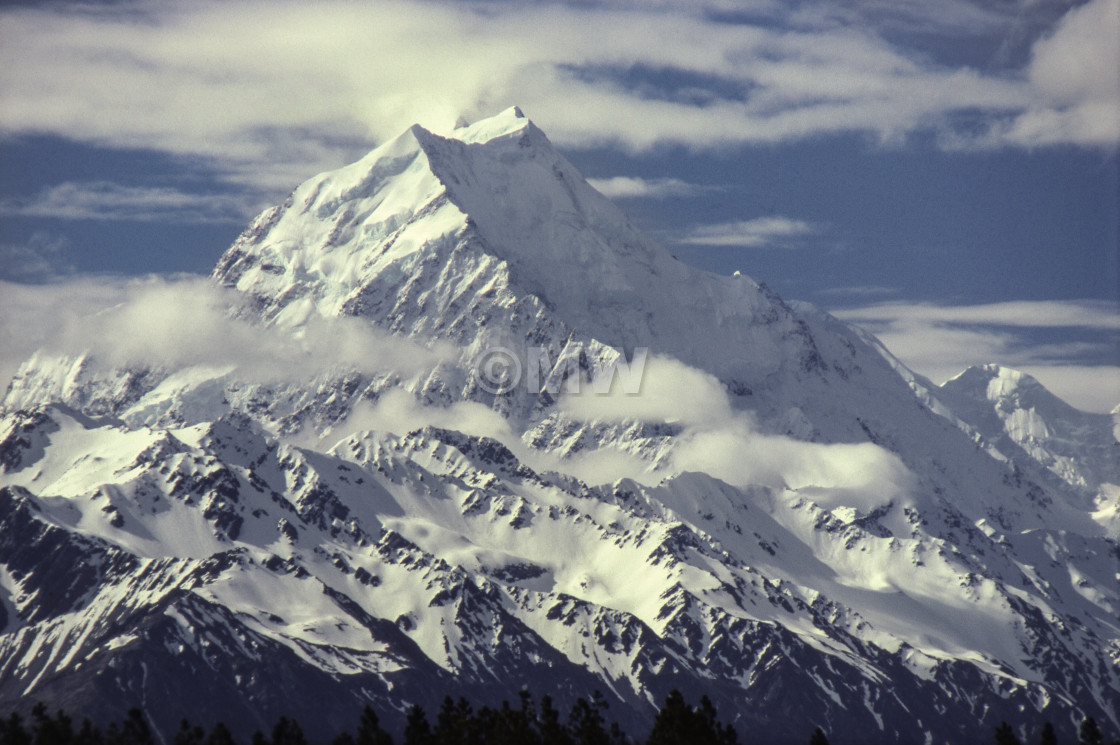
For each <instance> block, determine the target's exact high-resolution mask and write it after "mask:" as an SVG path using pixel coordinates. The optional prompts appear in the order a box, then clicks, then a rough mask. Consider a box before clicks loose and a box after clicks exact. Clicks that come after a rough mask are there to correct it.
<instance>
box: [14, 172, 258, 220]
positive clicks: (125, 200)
mask: <svg viewBox="0 0 1120 745" xmlns="http://www.w3.org/2000/svg"><path fill="white" fill-rule="evenodd" d="M0 215H19V216H22V217H50V218H58V219H62V220H134V221H141V222H149V221H159V222H165V223H228V222H234V223H241V222H244V221H245V220H246V219H247V218H248V217H250V214H249V212H248V210H247V207H246V204H245V203H244V201H243V200H242V199H241V198H239V197H231V196H224V195H215V194H191V193H187V192H183V191H180V190H178V189H174V188H170V187H149V186H126V185H122V184H117V183H112V182H108V181H89V182H72V181H68V182H65V183H62V184H58V185H56V186H52V187H49V188H47V189H45V190H43V191H42V192H40V193H39V194H36V195H35V196H33V197H30V198H22V199H7V200H3V201H0Z"/></svg>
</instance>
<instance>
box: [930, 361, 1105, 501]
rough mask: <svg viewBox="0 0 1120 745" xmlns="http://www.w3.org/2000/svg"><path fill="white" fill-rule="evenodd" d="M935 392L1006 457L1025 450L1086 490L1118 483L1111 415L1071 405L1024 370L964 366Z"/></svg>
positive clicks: (1029, 455) (1059, 474) (991, 366)
mask: <svg viewBox="0 0 1120 745" xmlns="http://www.w3.org/2000/svg"><path fill="white" fill-rule="evenodd" d="M937 395H938V398H940V399H941V400H942V401H943V402H944V403H945V404H946V405H947V406H948V407H949V408H950V409H951V410H952V411H953V413H954V414H955V415H956V416H958V417H959V418H960V419H961V420H963V421H964V422H966V423H967V424H968V425H969V426H971V427H972V428H974V429H975V430H976V431H977V432H978V433H979V434H980V435H981V436H983V437H984V438H985V439H986V440H987V441H988V442H989V443H990V444H992V445H994V446H995V447H996V448H997V449H998V450H1000V452H1002V453H1003V454H1004V455H1005V456H1007V457H1009V458H1011V459H1012V460H1016V461H1020V460H1021V458H1022V456H1023V455H1026V456H1028V457H1029V458H1031V459H1032V460H1034V461H1037V462H1039V463H1041V464H1042V465H1044V466H1045V467H1046V468H1047V469H1049V470H1050V471H1051V472H1052V473H1054V474H1055V475H1057V476H1059V477H1060V478H1061V479H1062V480H1063V481H1066V482H1067V483H1069V484H1071V485H1072V486H1074V487H1077V488H1078V489H1079V490H1081V491H1087V492H1089V493H1096V492H1098V490H1101V489H1102V488H1103V489H1104V490H1105V491H1106V492H1109V493H1111V492H1112V491H1114V490H1115V489H1114V488H1113V489H1110V488H1108V485H1116V484H1120V452H1118V451H1120V445H1118V444H1117V441H1118V437H1117V434H1118V433H1117V429H1118V427H1120V421H1118V417H1116V416H1115V415H1108V414H1092V413H1089V412H1085V411H1080V410H1078V409H1075V408H1073V407H1072V406H1070V405H1069V404H1067V403H1066V402H1065V401H1062V400H1061V399H1060V398H1058V397H1057V396H1055V395H1054V394H1053V393H1051V392H1050V391H1049V390H1047V389H1046V387H1045V386H1044V385H1042V383H1040V382H1039V381H1038V380H1036V379H1035V378H1033V377H1031V376H1030V375H1028V374H1026V373H1024V372H1020V371H1018V370H1012V369H1010V368H1007V367H1002V366H1000V365H994V364H989V365H980V366H974V367H970V368H968V369H967V370H965V371H964V372H962V373H961V374H960V375H958V376H956V377H955V378H953V379H952V380H949V381H947V382H945V383H944V384H943V385H942V386H941V388H940V390H939V391H938V393H937Z"/></svg>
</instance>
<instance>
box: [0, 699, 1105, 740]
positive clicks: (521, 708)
mask: <svg viewBox="0 0 1120 745" xmlns="http://www.w3.org/2000/svg"><path fill="white" fill-rule="evenodd" d="M606 709H607V702H606V700H605V699H604V698H603V696H602V695H601V694H600V693H599V692H598V691H596V692H595V694H594V695H593V696H592V697H591V698H590V699H584V698H580V699H578V700H577V701H576V703H575V704H574V705H573V706H572V708H571V711H570V712H569V713H568V716H567V719H566V721H561V716H560V712H559V711H558V710H557V709H556V708H555V707H554V706H553V703H552V699H551V697H549V696H542V697H541V699H540V702H539V703H538V702H535V701H534V700H533V697H532V696H531V695H530V694H529V693H528V692H527V691H522V692H521V694H520V701H519V702H518V705H517V706H511V705H510V704H509V702H508V701H503V702H502V705H501V706H500V707H498V708H491V707H489V706H483V707H482V708H480V709H477V710H476V709H474V708H473V707H472V706H471V704H470V703H469V702H468V701H467V700H466V699H464V698H459V700H457V701H455V700H453V699H451V698H450V697H447V698H445V699H444V701H443V705H442V706H441V707H440V710H439V712H438V713H437V714H436V717H435V720H434V721H429V719H428V715H427V713H426V712H425V711H424V710H423V708H421V707H420V706H418V705H414V706H412V708H411V709H409V711H408V715H407V717H406V719H405V726H404V730H403V732H401V733H398V734H399V739H398V738H394V737H393V735H391V734H390V733H389V732H388V731H386V730H385V729H384V728H383V727H382V726H381V721H380V719H379V718H378V716H377V713H376V712H375V711H374V710H373V708H371V707H369V706H366V707H365V709H364V710H363V711H362V714H361V716H360V717H359V719H358V722H357V728H356V729H355V730H354V731H353V732H349V731H348V732H343V733H341V734H339V735H337V736H336V737H335V738H334V739H333V740H332V741H331V745H396V744H397V743H400V745H634V744H635V743H644V745H738V743H739V738H738V735H737V734H736V732H735V730H734V728H733V727H732V726H731V725H730V724H726V723H722V722H720V721H719V719H718V715H717V714H716V710H715V707H714V706H713V705H712V702H711V701H710V700H709V699H708V697H707V696H704V697H702V698H701V699H700V703H699V705H697V706H690V705H689V704H688V703H686V702H685V699H684V696H682V695H681V693H680V692H679V691H676V690H674V691H672V692H671V693H670V694H669V695H668V696H667V697H666V699H665V703H664V704H663V705H662V706H661V708H660V710H659V711H658V713H657V716H656V718H655V719H654V722H653V726H652V728H651V729H650V731H649V734H648V735H647V736H646V737H645V738H644V739H638V740H635V739H633V738H631V737H630V736H628V735H626V734H625V733H624V732H623V731H622V730H621V729H620V728H619V726H618V724H617V723H614V722H610V723H608V721H607V718H606V713H605V712H606ZM752 741H755V740H752ZM310 742H321V738H315V737H314V736H312V738H311V740H310ZM989 742H994V743H995V745H1035V743H1037V745H1059V740H1058V737H1057V734H1056V732H1055V730H1054V727H1053V726H1052V725H1051V724H1050V723H1049V722H1046V723H1044V724H1043V726H1042V728H1041V729H1040V730H1039V733H1038V738H1037V740H1033V741H1028V742H1027V743H1024V742H1023V741H1021V740H1020V739H1019V737H1018V736H1017V735H1016V734H1015V731H1014V729H1013V728H1012V727H1011V726H1010V725H1009V724H1007V722H1001V723H1000V724H999V726H998V727H996V728H995V732H994V733H993V735H992V739H991V740H989ZM808 743H809V745H828V736H827V734H826V733H825V732H824V731H823V730H822V729H821V728H820V727H817V728H815V729H814V730H813V732H812V733H811V734H809V736H808ZM0 745H160V740H159V739H157V737H156V736H155V734H154V733H153V732H152V730H151V727H150V726H149V724H148V719H147V717H146V716H145V714H144V712H143V711H142V710H141V709H139V708H133V709H131V710H130V711H129V712H128V716H127V717H126V718H125V719H124V720H123V721H121V722H112V723H110V724H108V725H106V726H105V727H103V728H102V727H99V726H98V725H95V724H93V723H92V722H90V720H89V719H85V720H83V721H82V723H81V724H80V725H77V726H76V725H75V723H74V721H73V719H72V718H71V717H70V716H69V715H67V714H66V713H65V712H63V711H61V710H59V711H56V712H55V713H54V714H53V715H52V714H51V713H49V712H48V710H47V707H46V706H45V705H44V704H42V703H40V704H37V705H36V706H35V707H34V709H32V712H31V716H30V717H28V719H27V720H26V721H25V720H24V718H23V717H22V716H20V715H19V714H18V713H14V712H13V713H11V714H9V715H8V716H7V717H4V718H0ZM168 745H170V744H168ZM173 745H242V744H241V743H238V741H237V740H236V739H235V738H234V736H233V734H232V733H231V732H230V730H229V728H228V727H227V726H226V725H225V724H224V723H222V722H218V723H217V724H215V725H214V726H213V727H212V728H211V729H210V730H209V731H207V730H205V729H204V728H203V727H201V726H199V725H197V724H192V723H191V722H189V721H187V720H186V719H184V720H183V721H182V723H181V724H180V727H179V731H178V732H177V733H176V734H175V737H174V741H173ZM249 745H309V740H308V736H307V735H306V734H305V733H304V731H303V728H302V727H301V726H300V725H299V722H297V721H296V720H295V719H291V718H288V717H283V716H282V717H280V718H279V719H278V720H277V721H276V724H275V725H274V726H273V728H272V732H271V733H270V734H265V733H264V732H262V731H259V730H258V731H257V732H255V733H254V734H253V736H252V738H251V739H250V743H249ZM1070 745H1072V743H1070ZM1077 745H1105V738H1104V735H1103V734H1102V732H1101V730H1100V727H1099V726H1098V725H1097V723H1096V721H1095V720H1094V719H1093V718H1092V717H1086V718H1085V719H1084V720H1083V721H1082V722H1081V726H1080V728H1079V731H1078V739H1077ZM1109 745H1120V738H1117V739H1114V740H1111V741H1110V743H1109Z"/></svg>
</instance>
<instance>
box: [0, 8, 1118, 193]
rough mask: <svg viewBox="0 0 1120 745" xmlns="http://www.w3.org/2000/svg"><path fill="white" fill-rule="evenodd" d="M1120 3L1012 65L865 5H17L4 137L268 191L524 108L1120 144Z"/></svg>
mask: <svg viewBox="0 0 1120 745" xmlns="http://www.w3.org/2000/svg"><path fill="white" fill-rule="evenodd" d="M1118 3H1120V0H1089V2H1088V3H1086V4H1084V5H1081V6H1078V7H1077V8H1075V9H1073V10H1070V11H1069V12H1068V14H1067V16H1066V17H1065V19H1064V20H1063V21H1062V22H1061V23H1059V24H1056V25H1054V26H1053V28H1052V29H1051V33H1050V34H1049V35H1047V36H1046V37H1045V38H1043V39H1041V40H1028V43H1033V47H1031V49H1032V53H1031V55H1030V59H1029V61H1028V62H1025V63H1023V64H1022V65H1020V67H1018V68H1011V69H1001V70H998V71H996V72H985V71H982V70H980V69H977V68H975V67H971V66H968V65H966V64H962V63H960V62H954V61H952V60H943V61H936V60H935V58H934V57H933V56H931V55H930V54H928V53H927V50H925V49H923V48H918V47H909V46H907V45H906V39H907V38H910V37H913V36H914V35H915V32H914V31H913V29H914V28H920V27H922V26H921V24H919V23H917V21H915V20H914V18H913V17H914V16H915V12H913V10H914V9H913V8H911V9H910V12H899V11H898V10H891V9H890V8H889V7H888V4H884V3H871V2H863V3H855V4H845V7H844V9H843V12H839V11H838V10H836V4H829V3H823V2H816V3H814V2H806V3H798V4H784V3H769V2H759V3H755V4H752V5H749V6H743V5H742V4H736V3H725V2H696V3H684V2H660V3H634V2H614V3H598V4H588V3H579V2H572V3H565V2H544V3H491V2H469V1H464V2H454V3H452V2H438V1H436V0H412V1H410V2H403V1H402V0H380V1H379V2H376V3H372V4H356V3H351V2H344V1H343V0H326V1H325V2H321V3H315V4H314V5H313V6H311V5H308V4H306V3H296V2H293V1H292V0H281V1H280V2H269V3H267V4H266V3H264V2H263V0H246V1H245V2H234V3H203V4H191V5H189V6H187V5H175V4H166V3H156V2H154V0H137V1H136V2H132V3H128V4H124V5H118V4H114V5H112V6H111V7H110V6H106V7H103V8H99V7H98V6H82V12H80V13H79V12H75V11H74V6H72V5H70V4H66V3H60V4H46V5H42V6H18V7H10V8H6V9H4V10H3V11H0V38H3V39H4V45H3V51H2V52H0V54H2V55H3V58H2V62H3V64H2V65H0V97H2V98H3V101H4V106H2V107H0V132H2V133H6V134H18V133H28V132H39V133H42V132H47V133H54V134H58V135H62V136H65V137H70V138H74V139H78V140H82V141H86V142H94V143H98V144H106V145H114V146H127V147H148V148H156V149H159V150H163V151H169V152H173V153H180V154H190V155H194V156H198V155H204V156H207V157H210V158H213V159H214V160H215V161H216V162H220V163H222V164H223V167H224V168H226V169H227V171H228V172H229V174H230V177H231V178H239V179H242V180H248V181H252V182H253V183H255V184H258V185H259V184H261V183H263V182H264V181H267V182H268V183H269V184H270V185H275V184H279V183H283V184H290V183H292V182H295V181H297V180H298V178H296V177H294V176H295V174H296V173H302V174H303V175H307V174H308V173H310V172H314V171H316V170H322V169H323V168H325V167H327V166H331V165H337V164H338V163H339V162H346V160H348V159H352V156H353V155H354V151H355V148H359V147H361V146H362V145H363V144H367V145H368V144H372V143H373V142H375V141H379V140H383V139H384V138H386V137H390V136H392V135H394V134H396V133H397V132H399V131H401V130H403V129H404V128H405V127H407V126H409V125H410V124H412V123H414V122H420V123H423V124H425V126H429V127H431V128H434V129H437V130H439V129H445V130H450V129H451V128H452V127H453V125H454V123H455V122H456V120H457V119H458V118H459V116H461V115H462V116H466V117H467V118H475V117H477V116H481V115H485V114H491V113H493V112H494V111H497V110H500V109H503V108H505V107H506V106H508V105H510V104H513V103H518V104H520V105H522V106H523V107H524V108H525V110H526V111H527V112H529V114H530V115H531V116H532V117H533V118H534V119H536V120H537V121H538V123H539V124H541V125H542V126H543V127H544V128H545V129H546V130H547V131H548V132H549V133H550V135H551V136H552V137H553V138H554V139H555V140H557V142H558V143H559V144H561V145H564V146H569V147H584V146H596V145H604V144H615V145H622V146H624V147H627V148H630V149H632V150H642V149H648V148H652V147H657V146H661V145H683V146H686V147H690V148H719V147H725V146H728V145H742V144H764V143H777V142H788V141H792V140H799V139H804V138H810V137H817V136H821V135H830V134H840V133H862V134H866V135H870V136H871V137H873V138H875V139H878V140H880V141H883V142H901V141H904V140H905V138H906V137H908V136H909V135H911V134H913V133H915V132H938V133H941V134H942V135H943V140H944V141H945V142H946V143H947V144H948V145H950V146H953V147H962V146H984V147H1002V146H1016V147H1020V146H1024V147H1037V146H1041V145H1049V144H1076V145H1085V146H1103V147H1115V145H1116V143H1117V140H1118V138H1120V124H1118V122H1117V118H1116V111H1117V105H1118V104H1117V96H1118V95H1120V94H1117V93H1116V92H1115V91H1116V90H1117V86H1116V85H1115V84H1114V82H1115V76H1116V72H1115V71H1116V69H1117V66H1116V64H1115V63H1116V59H1117V58H1116V50H1115V49H1114V47H1115V43H1114V42H1115V26H1114V24H1113V25H1109V24H1108V23H1107V21H1108V19H1109V18H1115V16H1116V11H1117V8H1118V7H1120V6H1118ZM909 5H913V4H909ZM938 7H939V11H938V12H939V13H941V6H940V5H939V6H938ZM945 8H946V10H945V12H944V13H941V15H943V16H945V18H946V19H947V20H941V21H939V20H938V13H932V12H920V13H917V14H916V15H917V17H918V18H919V20H922V23H924V24H925V26H924V27H925V28H926V29H932V31H927V35H929V34H932V35H936V34H939V33H940V34H950V35H953V34H956V35H960V34H962V33H967V31H966V30H962V29H969V28H984V29H987V30H988V32H989V33H999V32H1000V29H1002V28H1003V27H1004V26H1005V25H1006V24H1008V23H1009V21H1008V17H1009V15H1013V14H1010V13H1001V12H996V11H995V10H992V9H990V8H985V7H984V6H981V5H978V4H973V3H969V2H964V1H963V0H956V1H955V2H952V3H947V4H946V5H945ZM1020 10H1021V9H1020ZM1001 24H1002V25H1001ZM246 28H252V29H253V33H251V34H247V33H245V32H244V29H246ZM896 29H902V30H903V31H906V30H907V29H910V30H909V31H906V33H909V34H910V37H907V36H906V33H900V34H893V35H892V32H893V30H896ZM620 30H624V31H625V32H624V33H620ZM888 37H890V38H891V39H893V40H888ZM1085 60H1088V61H1089V63H1088V64H1080V62H1082V61H1085ZM1110 65H1111V67H1110ZM962 122H963V123H962Z"/></svg>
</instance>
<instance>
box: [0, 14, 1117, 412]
mask: <svg viewBox="0 0 1120 745" xmlns="http://www.w3.org/2000/svg"><path fill="white" fill-rule="evenodd" d="M1118 37H1120V0H1088V2H1066V1H1064V0H985V1H983V2H972V1H970V0H939V1H938V2H916V1H914V0H894V1H893V2H886V1H885V0H831V1H830V2H814V1H811V0H806V1H804V2H789V1H783V2H773V1H771V0H743V1H734V2H733V1H731V0H702V1H688V2H685V1H684V0H644V1H639V0H634V1H633V2H625V1H622V0H619V1H616V2H607V1H604V2H590V1H588V2H570V3H565V2H547V1H542V2H535V3H514V2H501V1H499V0H492V1H490V2H420V1H419V0H414V1H412V2H364V3H361V2H343V1H341V0H326V1H325V2H318V3H310V4H309V3H295V2H286V1H281V2H269V3H264V2H261V1H259V0H258V1H255V2H222V3H219V2H192V3H180V4H168V3H156V2H148V1H145V0H141V1H140V2H115V3H98V4H83V3H69V2H66V3H62V2H59V3H50V2H48V3H8V4H5V5H4V6H3V7H2V8H0V279H2V280H5V281H7V282H8V283H18V284H20V285H21V288H20V289H19V291H18V292H17V291H15V290H14V289H13V287H14V285H12V284H8V285H0V292H4V291H5V288H7V291H6V292H4V294H5V295H7V298H8V299H7V300H6V301H0V303H7V304H8V305H7V307H8V309H9V310H10V309H11V307H10V305H11V303H14V302H17V301H16V300H14V299H13V298H17V297H18V298H19V302H23V303H29V302H39V303H41V307H42V308H49V307H52V305H53V304H54V301H55V300H57V299H58V298H59V297H60V296H61V297H62V298H66V297H68V296H73V295H74V293H77V292H80V291H88V290H89V288H90V287H92V286H93V283H92V281H91V277H100V278H103V279H104V281H105V283H108V285H112V284H113V283H117V284H118V285H119V283H120V282H121V281H122V280H121V279H120V277H121V276H122V275H124V276H131V275H144V274H150V273H158V274H174V273H184V272H186V273H202V274H204V273H206V272H207V271H208V270H209V268H210V267H211V266H212V265H213V263H214V262H215V261H216V259H217V258H218V256H219V255H220V254H221V252H222V251H223V250H224V249H225V248H226V247H227V246H228V245H229V243H230V242H232V240H233V239H234V237H236V235H237V234H238V232H240V230H241V228H242V227H243V226H244V224H245V223H246V222H247V221H248V219H250V218H251V216H252V215H253V214H254V213H255V212H256V211H258V210H260V209H262V208H263V207H265V206H268V205H270V204H272V203H275V202H278V201H280V200H282V199H283V198H284V196H285V195H286V193H287V192H288V191H290V189H291V188H293V187H294V186H295V185H296V184H298V183H299V182H301V181H303V180H304V179H306V178H308V177H310V176H312V175H314V174H315V173H318V172H320V171H323V170H326V169H329V168H335V167H338V166H340V165H343V164H345V163H348V162H351V161H353V160H355V159H357V158H358V157H360V156H361V155H362V154H364V153H365V152H366V151H367V150H369V149H370V148H372V147H373V146H375V145H377V144H378V143H379V142H381V141H383V140H384V139H385V138H388V137H392V136H393V135H395V134H397V133H398V132H400V131H401V130H403V129H404V128H405V127H407V126H409V125H410V124H412V123H414V122H420V123H421V124H424V125H425V126H426V127H429V128H431V129H433V130H435V131H440V130H448V129H450V128H452V127H453V125H454V123H455V122H456V120H458V119H459V118H460V117H463V118H466V119H468V120H472V119H475V118H479V117H482V116H486V115H488V114H491V113H496V112H498V111H500V110H502V109H504V108H506V107H508V106H510V105H514V104H516V105H519V106H521V107H522V109H523V110H524V111H525V112H526V114H527V115H528V116H529V117H530V118H532V119H533V120H534V121H535V122H536V123H537V124H538V125H539V126H540V127H541V128H542V129H544V130H545V132H546V133H548V135H549V136H550V138H551V139H552V140H553V142H554V143H555V144H556V145H557V146H558V147H559V148H560V149H561V151H562V152H564V153H565V154H566V155H567V156H568V157H569V159H570V160H572V162H573V163H575V165H576V166H577V167H578V168H580V170H581V171H583V173H584V174H585V175H586V176H587V177H589V178H590V179H592V181H593V183H594V184H595V185H596V186H598V187H599V188H600V189H601V190H602V191H604V192H605V193H607V194H608V195H609V196H612V197H613V198H615V199H616V200H617V201H618V203H619V204H620V206H622V207H623V209H624V210H626V211H627V212H628V214H630V215H631V217H632V218H633V220H634V221H635V222H636V223H637V224H638V225H639V226H640V227H642V228H643V229H645V230H646V231H647V232H648V233H649V234H650V235H652V236H653V237H655V238H656V239H657V240H659V241H660V242H662V243H663V244H664V245H666V246H667V247H668V248H669V249H670V250H671V251H673V253H675V254H676V255H677V256H678V257H680V258H681V259H682V260H685V261H687V262H689V263H692V264H695V265H698V266H701V267H704V268H707V269H710V270H712V271H715V272H720V273H730V272H732V271H735V270H740V271H742V272H744V273H746V274H749V275H751V276H753V277H755V278H756V279H759V280H761V281H764V282H766V283H767V284H768V285H769V286H771V287H772V288H774V289H775V290H777V291H778V292H779V293H780V294H781V295H782V296H783V297H786V298H787V299H799V300H806V301H809V302H812V303H814V304H816V305H818V306H821V307H823V308H826V309H828V310H831V311H833V312H835V313H837V314H838V315H840V316H841V317H842V318H845V319H847V320H851V321H855V322H859V323H861V324H863V325H865V326H866V327H868V328H870V329H871V330H872V331H874V332H875V333H877V334H879V335H880V337H881V338H883V339H884V341H885V342H886V343H887V345H888V346H889V347H890V348H891V349H892V350H894V351H895V352H896V354H898V355H899V356H900V357H901V358H902V359H903V360H904V361H905V362H907V363H908V364H910V365H911V366H912V367H914V368H915V369H916V370H917V371H919V372H922V373H924V374H927V375H929V376H930V377H931V378H933V379H934V380H935V381H936V382H940V381H941V380H944V379H945V378H947V377H949V376H951V375H953V374H955V373H956V372H958V371H959V370H960V369H963V367H964V366H966V365H968V364H977V363H983V362H989V361H996V362H1001V363H1004V364H1008V365H1010V366H1013V367H1017V368H1020V369H1024V370H1026V371H1028V372H1031V373H1032V374H1035V375H1036V376H1037V377H1039V378H1040V379H1041V380H1042V381H1043V382H1044V383H1045V384H1047V385H1048V386H1049V387H1051V388H1052V389H1053V390H1055V392H1057V393H1059V394H1060V395H1062V396H1063V397H1065V398H1066V399H1067V400H1070V401H1071V402H1072V403H1075V404H1076V405H1078V406H1081V407H1082V408H1087V409H1092V410H1099V411H1106V410H1108V409H1111V408H1112V406H1114V405H1115V404H1116V403H1120V347H1118V338H1120V312H1118V305H1120V290H1118V286H1120V285H1118V273H1120V268H1118V236H1117V231H1118V225H1120V206H1118V203H1120V159H1118V155H1117V146H1118V143H1120V38H1118ZM28 285H30V286H33V287H34V288H35V289H34V290H33V289H32V288H31V287H27V286H28ZM81 288H84V289H81ZM36 293H38V294H36ZM32 297H37V298H39V299H38V300H35V301H32V300H29V298H32ZM98 297H102V295H100V294H99V295H98ZM46 299H51V300H52V301H51V302H47V300H46ZM37 307H39V306H37ZM22 310H24V311H26V307H24V308H22ZM44 312H46V311H44ZM6 315H7V317H8V318H15V317H17V316H18V317H20V318H27V317H29V316H28V314H27V313H22V314H17V313H14V312H11V313H7V314H6ZM21 338H23V339H35V338H38V337H37V336H36V335H34V334H26V333H22V332H21V330H20V329H16V328H12V327H11V322H10V321H9V322H8V324H7V326H6V327H5V329H4V330H3V331H2V332H0V341H3V342H4V345H3V351H2V352H0V355H2V356H3V357H2V358H0V376H5V375H8V374H10V372H11V370H12V369H14V365H15V364H17V361H18V359H21V358H22V355H24V354H25V353H26V352H27V351H28V350H27V348H26V346H27V344H26V343H25V342H21V341H20V339H21Z"/></svg>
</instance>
